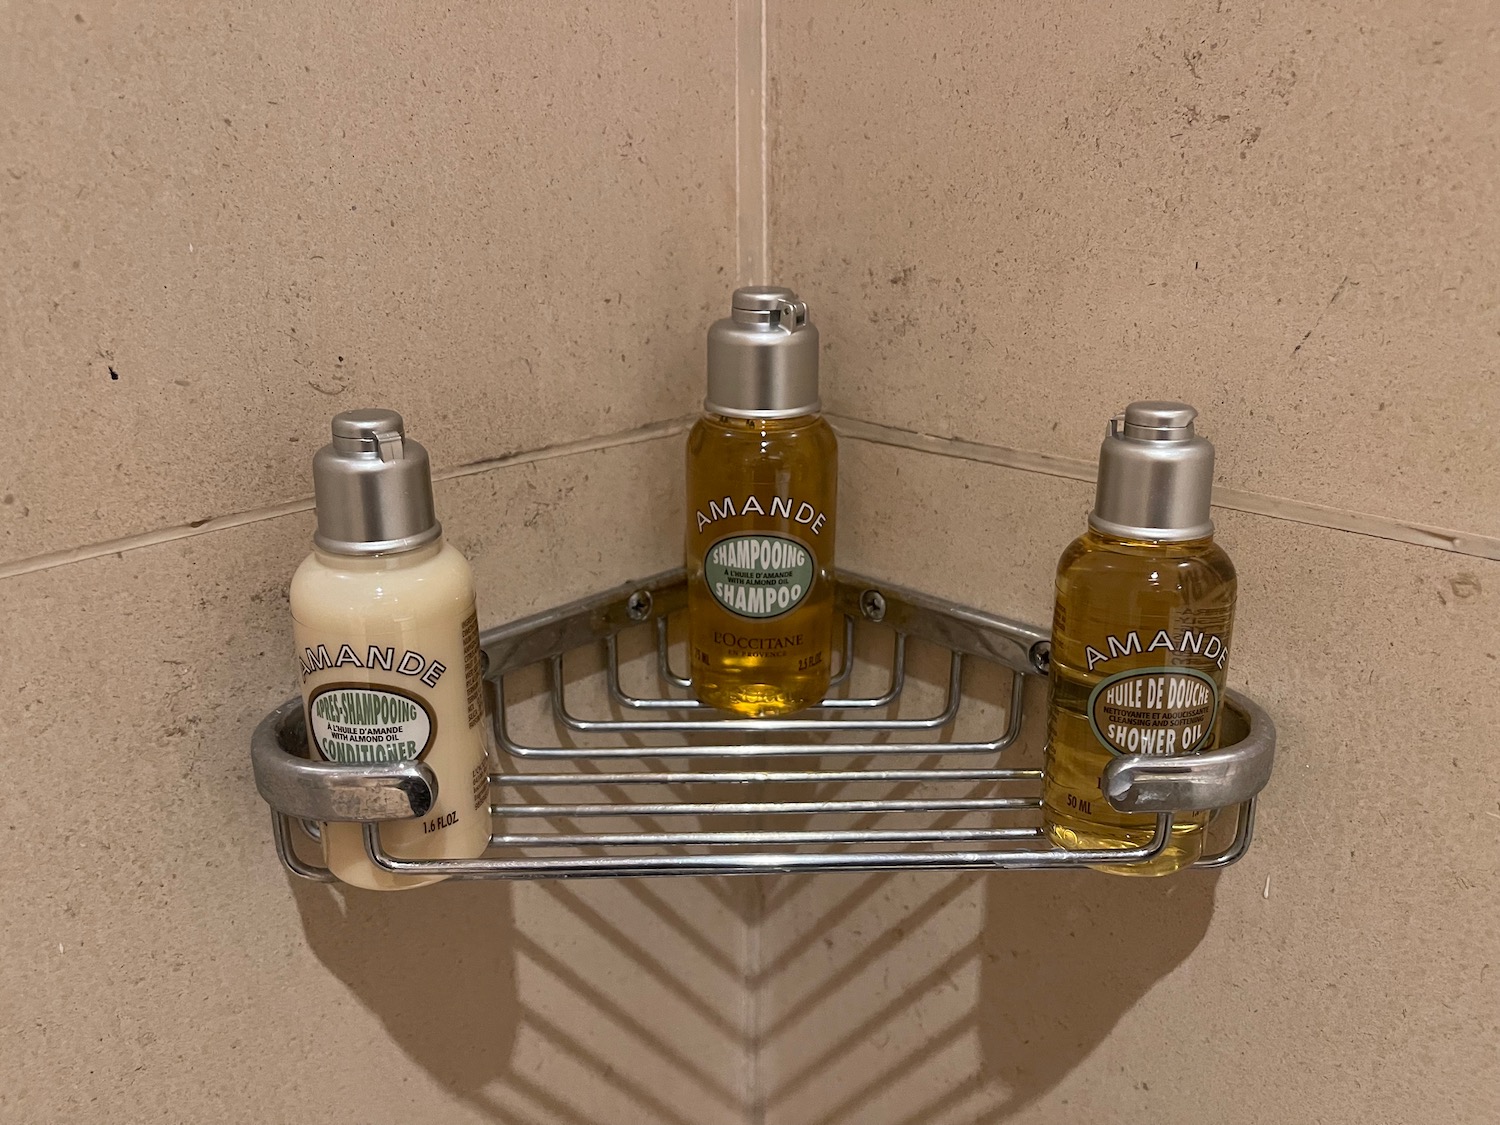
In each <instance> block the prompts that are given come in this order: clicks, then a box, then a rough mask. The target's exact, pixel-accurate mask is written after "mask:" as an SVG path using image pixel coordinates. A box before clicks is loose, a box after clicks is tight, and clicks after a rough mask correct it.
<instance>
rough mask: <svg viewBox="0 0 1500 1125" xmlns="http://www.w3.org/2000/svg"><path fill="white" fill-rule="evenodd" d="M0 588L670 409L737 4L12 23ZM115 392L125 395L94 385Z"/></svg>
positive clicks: (700, 258)
mask: <svg viewBox="0 0 1500 1125" xmlns="http://www.w3.org/2000/svg"><path fill="white" fill-rule="evenodd" d="M0 20H3V24H0V27H3V31H0V42H3V46H0V51H3V55H0V60H3V62H0V107H3V111H0V112H3V121H4V123H5V124H4V133H3V137H4V142H3V143H4V158H3V164H4V171H3V174H0V244H3V245H4V246H5V247H6V255H5V267H4V269H3V271H0V292H3V295H4V310H5V314H4V327H3V337H0V338H3V340H4V353H3V367H0V380H3V381H0V397H3V399H4V401H5V403H6V410H7V415H8V417H7V425H8V426H9V427H10V429H11V432H12V433H15V432H19V433H20V434H22V435H24V439H25V441H26V444H27V445H28V447H33V448H44V449H46V450H47V451H48V453H49V456H48V457H47V458H46V460H45V461H35V460H29V459H23V460H21V461H20V462H19V463H15V462H13V463H12V464H11V465H10V467H9V469H8V471H7V473H6V475H5V479H4V482H3V487H0V563H4V562H8V561H13V560H16V559H20V558H25V557H28V556H32V555H36V554H39V553H43V552H50V551H56V550H61V549H66V548H71V547H74V546H76V545H77V544H79V543H80V542H97V541H100V540H108V539H112V538H114V537H117V536H123V535H131V534H135V533H139V532H142V531H145V530H149V529H155V528H161V527H169V526H174V525H180V524H186V523H190V522H192V521H196V520H202V519H206V518H210V517H216V516H222V515H224V514H225V513H228V512H235V511H243V510H247V509H255V508H259V507H262V506H264V505H267V504H272V503H278V502H282V501H286V500H290V499H293V498H296V497H299V496H302V495H304V494H305V493H306V492H307V482H306V474H305V471H304V470H305V464H306V461H307V458H308V457H309V456H310V453H311V449H312V448H314V447H315V446H316V445H317V444H319V443H320V438H321V437H322V426H323V424H324V422H323V420H324V419H325V418H326V416H328V415H330V414H332V413H334V412H336V411H338V410H340V409H347V408H348V407H350V406H358V405H367V404H368V403H370V402H371V401H379V402H382V403H386V404H389V405H391V406H393V407H395V408H397V409H399V410H402V411H404V412H405V413H407V414H408V415H410V416H411V417H412V419H413V420H414V422H415V423H416V424H417V425H419V426H420V427H421V429H422V431H423V432H424V433H427V434H432V435H438V434H441V435H442V442H441V444H439V445H438V446H437V462H438V467H439V468H444V467H450V466H454V465H461V464H465V463H468V462H470V461H474V460H478V459H482V458H486V457H494V456H498V455H500V454H503V453H507V452H512V451H515V450H518V449H533V448H537V447H541V446H546V445H551V444H555V443H557V442H560V441H566V440H569V439H573V438H580V437H591V436H594V435H598V434H602V433H609V432H613V431H618V430H625V429H628V428H630V427H631V426H635V425H638V424H640V423H642V422H647V421H651V420H654V419H658V418H661V417H664V416H669V415H675V414H679V413H681V412H682V411H683V409H684V406H683V401H682V395H681V389H682V387H683V386H684V385H685V381H686V380H688V379H690V378H694V377H696V375H697V369H698V367H699V365H700V362H701V361H700V358H699V355H700V351H701V341H700V339H699V332H700V331H701V329H702V326H703V324H704V322H705V320H706V319H708V315H709V311H710V310H711V309H716V308H717V307H718V305H719V304H720V303H721V301H722V297H723V292H724V290H725V288H726V287H727V286H728V285H729V284H730V283H731V282H732V278H733V274H734V270H735V265H734V263H735V247H734V229H735V228H734V144H733V121H734V28H733V18H732V7H731V5H730V4H729V3H728V0H724V2H721V3H715V4H708V5H701V6H699V7H697V8H695V9H694V12H693V14H692V16H691V18H683V17H682V15H681V13H678V12H676V11H675V10H670V9H668V8H664V7H659V6H655V5H645V6H642V5H631V6H630V7H629V8H617V7H611V6H608V5H605V6H600V5H588V4H581V3H563V4H546V5H525V4H503V5H496V4H488V3H477V2H472V0H469V2H460V3H456V4H445V5H440V6H437V7H433V6H430V5H411V4H405V3H397V2H389V0H377V2H376V3H372V4H352V3H348V2H345V0H336V2H332V3H316V4H309V3H303V2H299V0H273V2H262V0H250V2H243V0H242V2H235V3H230V4H218V5H184V4H172V5H160V4H148V3H141V2H134V3H125V4H106V3H100V2H96V0H78V2H77V3H75V4H69V5H63V4H52V3H44V4H17V5H9V6H7V10H6V12H5V14H4V15H3V16H0ZM112 372H113V373H114V374H115V375H118V378H117V379H116V378H113V376H112V374H111V373H112Z"/></svg>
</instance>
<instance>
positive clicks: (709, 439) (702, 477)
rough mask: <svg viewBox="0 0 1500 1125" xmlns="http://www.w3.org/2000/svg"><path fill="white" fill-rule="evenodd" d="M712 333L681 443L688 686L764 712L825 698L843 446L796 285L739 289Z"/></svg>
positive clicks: (716, 701) (705, 696)
mask: <svg viewBox="0 0 1500 1125" xmlns="http://www.w3.org/2000/svg"><path fill="white" fill-rule="evenodd" d="M732 305H733V307H732V309H731V312H730V315H729V317H728V318H726V319H724V320H720V321H718V322H717V323H716V324H714V326H713V327H712V328H711V329H709V333H708V395H707V397H706V399H705V401H704V414H703V417H702V418H701V419H699V421H698V422H697V424H696V425H694V427H693V429H692V432H691V433H690V434H689V436H688V445H687V496H688V503H687V513H688V525H687V550H686V561H687V572H688V631H689V638H688V643H689V659H690V663H691V669H692V670H691V677H692V683H693V689H694V693H695V694H696V695H697V697H698V698H699V699H700V700H701V701H702V702H704V703H706V704H708V705H709V706H712V707H717V708H719V709H721V710H724V711H730V712H734V713H736V714H739V715H748V716H752V717H769V716H775V715H783V714H787V713H789V712H793V711H800V710H802V709H803V708H805V707H810V706H812V705H813V704H815V703H818V702H819V701H820V700H821V699H822V698H823V695H824V693H825V692H826V691H827V690H828V680H829V666H830V664H831V662H832V649H833V618H834V612H833V541H834V525H835V516H834V503H835V493H836V490H837V487H838V442H837V440H836V439H835V438H834V435H833V430H832V429H831V428H830V427H829V425H828V423H827V422H825V421H824V420H823V418H822V417H821V415H820V414H819V413H818V411H819V409H820V404H819V401H818V330H817V329H816V328H815V327H813V325H812V324H811V323H810V322H809V321H808V318H807V306H806V305H805V304H804V303H803V302H802V301H800V300H798V299H797V295H796V294H795V293H794V292H792V291H791V290H790V289H782V288H778V287H774V286H755V287H751V288H746V289H737V290H735V293H734V298H733V302H732Z"/></svg>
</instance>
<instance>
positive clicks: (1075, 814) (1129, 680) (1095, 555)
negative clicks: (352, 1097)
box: [1042, 530, 1235, 875]
mask: <svg viewBox="0 0 1500 1125" xmlns="http://www.w3.org/2000/svg"><path fill="white" fill-rule="evenodd" d="M1234 598H1235V573H1234V565H1233V564H1232V563H1231V562H1230V561H1229V556H1228V555H1226V554H1225V553H1224V552H1223V550H1221V549H1220V548H1219V547H1218V546H1216V545H1215V544H1214V542H1213V540H1212V539H1207V538H1205V539H1194V540H1190V541H1188V542H1183V543H1158V542H1142V541H1138V540H1126V539H1116V538H1114V537H1112V536H1107V535H1103V534H1100V533H1099V532H1096V531H1092V530H1090V531H1089V532H1088V533H1086V534H1085V535H1083V536H1081V537H1080V538H1078V539H1077V540H1075V541H1074V542H1073V544H1072V545H1071V546H1069V547H1068V549H1067V550H1066V551H1065V552H1064V553H1063V556H1062V559H1061V560H1060V561H1059V562H1058V566H1057V608H1056V613H1055V616H1054V619H1053V624H1052V674H1051V680H1052V683H1051V689H1052V696H1051V706H1050V708H1049V719H1048V732H1047V735H1048V737H1047V761H1046V782H1045V785H1044V788H1043V801H1042V804H1043V817H1044V823H1045V826H1046V831H1047V835H1048V836H1049V837H1050V838H1051V840H1052V841H1053V842H1054V843H1056V844H1058V845H1060V846H1061V847H1065V848H1071V849H1080V848H1087V849H1095V848H1101V849H1102V848H1132V847H1140V846H1141V845H1143V844H1145V843H1148V842H1149V841H1150V839H1151V837H1152V835H1153V833H1154V829H1155V823H1156V818H1155V816H1154V814H1149V813H1146V814H1143V813H1122V812H1118V811H1116V810H1115V809H1114V807H1113V806H1112V805H1110V803H1109V802H1108V801H1107V800H1105V798H1104V794H1103V793H1102V792H1101V791H1100V788H1099V783H1100V778H1101V776H1102V775H1103V773H1104V768H1105V767H1106V766H1107V765H1109V763H1110V762H1111V761H1112V760H1114V758H1115V757H1116V756H1117V751H1116V750H1115V749H1111V747H1110V745H1108V744H1106V743H1105V742H1104V741H1102V740H1101V735H1100V734H1099V733H1096V728H1098V729H1099V730H1103V731H1105V732H1106V733H1109V732H1115V733H1114V738H1115V740H1116V742H1117V743H1125V744H1127V745H1129V744H1130V743H1131V740H1133V739H1139V738H1141V737H1142V736H1144V738H1145V741H1138V742H1137V743H1136V748H1135V750H1134V751H1133V752H1136V753H1180V752H1182V742H1181V740H1180V739H1181V738H1187V739H1190V741H1191V745H1190V751H1191V752H1195V753H1197V752H1202V751H1205V750H1213V749H1215V748H1217V746H1218V744H1219V727H1220V719H1221V715H1222V710H1223V706H1222V694H1223V690H1224V674H1225V668H1226V666H1227V663H1228V653H1229V643H1230V627H1231V624H1232V622H1233V617H1234ZM1110 638H1114V643H1113V644H1112V643H1111V641H1110ZM1215 638H1216V639H1217V640H1215ZM1195 650H1196V651H1195ZM1091 663H1092V665H1093V667H1092V669H1091V668H1090V664H1091ZM1142 669H1145V670H1151V669H1156V670H1159V673H1158V674H1156V675H1152V674H1151V673H1150V672H1149V671H1147V672H1144V673H1142V674H1141V675H1139V676H1135V675H1131V673H1132V672H1135V671H1137V670H1142ZM1178 670H1187V671H1178ZM1194 672H1196V673H1198V675H1197V676H1194V675H1193V673H1194ZM1106 680H1112V681H1113V682H1112V683H1111V684H1110V685H1108V686H1106V688H1104V689H1103V690H1102V691H1101V692H1100V693H1099V695H1098V696H1095V689H1096V688H1098V687H1099V685H1100V684H1101V683H1104V682H1105V681H1106ZM1209 681H1211V682H1212V685H1213V691H1212V693H1211V694H1212V697H1213V699H1214V700H1216V701H1217V703H1216V704H1215V705H1212V707H1211V714H1209V713H1208V707H1209V705H1206V704H1204V703H1203V702H1202V701H1203V699H1204V698H1205V696H1206V695H1207V694H1209V693H1207V692H1206V691H1205V689H1206V688H1207V685H1208V682H1209ZM1111 688H1114V689H1115V693H1116V694H1115V695H1114V697H1113V703H1111V695H1110V689H1111ZM1172 692H1175V693H1177V697H1176V699H1175V700H1174V699H1172V698H1169V693H1172ZM1091 697H1093V700H1094V704H1095V706H1094V709H1093V713H1092V719H1091ZM1173 702H1176V703H1179V704H1182V705H1183V707H1182V708H1179V709H1177V710H1173V709H1172V707H1171V704H1172V703H1173ZM1184 708H1185V709H1184ZM1163 713H1165V714H1166V715H1167V716H1168V717H1166V718H1163ZM1153 717H1154V718H1155V720H1156V721H1153ZM1200 717H1205V718H1202V719H1201V720H1200ZM1112 719H1114V720H1120V725H1116V724H1115V723H1114V722H1112V721H1111V720H1112ZM1173 722H1180V723H1183V724H1185V725H1182V726H1181V727H1180V729H1177V730H1175V731H1170V732H1167V731H1166V727H1169V726H1171V725H1172V723H1173ZM1169 738H1170V741H1169ZM1120 752H1131V751H1128V750H1127V751H1120ZM1207 820H1208V814H1207V813H1205V812H1194V813H1178V814H1175V815H1174V817H1173V823H1172V839H1171V841H1170V843H1169V844H1168V845H1167V848H1166V850H1165V851H1164V852H1162V853H1161V854H1160V855H1159V856H1157V857H1156V858H1155V859H1153V860H1149V861H1147V862H1145V863H1134V864H1118V865H1113V866H1105V865H1100V866H1099V868H1098V870H1100V871H1110V872H1113V873H1115V874H1120V875H1166V874H1169V873H1171V872H1173V871H1177V870H1179V869H1180V868H1183V867H1186V866H1188V865H1190V864H1192V863H1193V862H1194V861H1195V860H1197V859H1198V858H1199V857H1200V856H1201V855H1202V853H1203V828H1204V825H1205V824H1206V823H1207Z"/></svg>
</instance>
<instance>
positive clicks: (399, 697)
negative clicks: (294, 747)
mask: <svg viewBox="0 0 1500 1125" xmlns="http://www.w3.org/2000/svg"><path fill="white" fill-rule="evenodd" d="M307 712H308V718H309V720H310V721H311V723H312V741H313V746H314V747H316V748H317V751H318V753H319V754H321V755H322V756H323V757H324V759H326V760H327V761H330V762H342V763H345V764H355V765H366V764H370V763H374V762H409V761H413V760H415V759H418V758H420V757H422V755H423V754H425V753H426V752H427V748H428V747H429V746H431V745H432V740H433V737H434V735H436V733H437V720H436V719H435V718H433V715H432V712H431V710H430V709H429V708H428V706H427V704H426V703H425V702H424V701H423V700H421V699H419V698H418V697H417V696H415V695H411V694H409V693H407V692H404V691H397V690H395V689H392V688H374V687H369V686H367V685H365V684H328V685H326V686H324V687H321V688H319V689H318V690H317V691H316V692H314V693H313V694H312V696H311V697H310V698H309V699H308V701H307Z"/></svg>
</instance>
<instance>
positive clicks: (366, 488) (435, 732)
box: [291, 410, 490, 891]
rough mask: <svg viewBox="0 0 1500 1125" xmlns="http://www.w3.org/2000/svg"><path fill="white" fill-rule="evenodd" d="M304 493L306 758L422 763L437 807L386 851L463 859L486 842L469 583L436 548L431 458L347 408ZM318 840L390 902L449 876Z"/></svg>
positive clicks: (301, 603)
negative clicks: (399, 871)
mask: <svg viewBox="0 0 1500 1125" xmlns="http://www.w3.org/2000/svg"><path fill="white" fill-rule="evenodd" d="M313 486H314V492H315V494H316V502H317V516H318V530H317V534H316V535H315V536H314V537H313V553H312V554H311V555H309V556H308V557H307V559H306V560H305V561H304V562H303V563H302V565H301V566H300V567H299V568H298V569H297V573H296V575H295V577H293V579H292V589H291V604H292V622H293V634H294V636H295V638H296V646H297V662H298V665H299V669H300V673H301V681H302V698H303V703H304V714H305V717H306V720H307V732H308V751H309V754H310V756H311V757H312V758H313V759H314V760H316V761H330V762H342V763H346V764H369V763H376V762H392V761H403V760H417V761H421V762H424V763H426V764H427V766H428V767H429V768H431V770H432V771H433V773H434V774H435V775H436V777H437V782H438V793H437V801H436V803H435V804H434V805H433V807H432V809H431V810H430V811H429V812H428V813H427V815H426V816H424V817H421V818H420V819H413V820H398V821H386V822H383V823H382V824H381V825H380V828H379V833H380V841H381V845H382V847H383V848H384V850H385V851H386V852H387V853H389V854H390V855H392V856H394V857H396V858H399V859H473V858H475V857H477V856H479V855H481V854H482V853H483V852H484V850H485V848H486V847H487V846H488V845H489V839H490V817H489V785H488V778H489V758H488V753H487V747H488V735H487V732H486V729H485V700H484V690H483V683H482V680H481V670H480V650H479V621H478V617H477V616H476V613H475V601H474V575H473V572H472V571H471V570H470V568H469V564H468V561H467V560H466V559H465V558H464V557H463V555H462V554H460V553H459V552H458V551H457V550H455V549H454V548H453V547H450V546H449V545H448V544H447V543H445V542H444V541H443V533H442V526H441V525H440V524H439V523H438V521H437V517H436V514H435V512H434V509H433V502H432V470H431V466H430V463H429V461H428V458H427V450H425V449H424V448H422V446H421V445H420V444H418V443H417V442H415V441H412V440H410V439H409V438H407V437H406V433H405V427H404V425H403V423H402V420H401V415H399V414H397V413H396V412H395V411H393V410H353V411H349V412H347V413H344V414H340V415H338V416H337V417H336V418H334V420H333V441H332V442H331V443H330V444H328V445H326V446H324V447H323V448H322V449H320V450H319V451H318V452H317V455H316V456H315V457H314V458H313ZM321 831H322V839H323V854H324V861H325V862H326V863H327V865H328V867H329V869H330V870H331V871H332V872H333V873H334V874H335V875H337V876H338V877H339V878H340V879H342V880H343V881H344V882H346V883H351V884H353V885H354V886H357V887H365V888H368V889H370V890H380V891H395V890H406V889H408V888H411V887H420V886H424V885H425V884H427V883H435V882H438V881H440V880H441V879H443V878H445V876H441V875H432V876H425V875H424V876H412V875H396V874H393V873H391V872H388V871H385V870H384V869H382V868H380V867H378V866H376V865H375V863H373V862H372V861H371V860H370V858H369V856H368V854H367V853H366V851H365V842H364V832H363V826H362V825H360V824H356V823H351V822H334V823H326V824H323V825H322V829H321Z"/></svg>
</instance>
